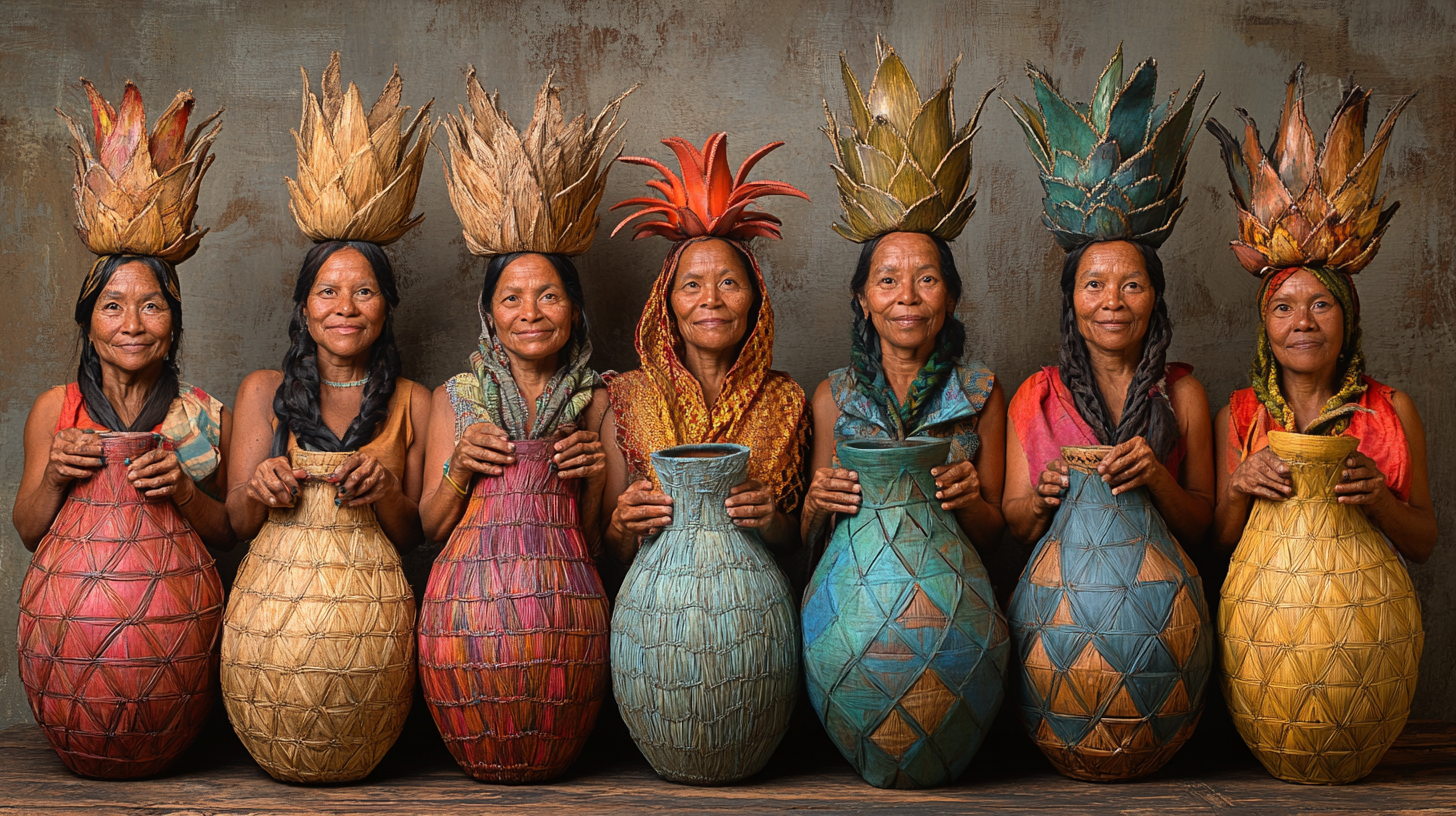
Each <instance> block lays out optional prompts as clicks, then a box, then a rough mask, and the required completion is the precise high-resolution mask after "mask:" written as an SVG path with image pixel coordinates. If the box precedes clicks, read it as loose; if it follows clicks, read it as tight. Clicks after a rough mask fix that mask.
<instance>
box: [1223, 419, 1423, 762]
mask: <svg viewBox="0 0 1456 816" xmlns="http://www.w3.org/2000/svg"><path fill="white" fill-rule="evenodd" d="M1358 444H1359V440H1358V439H1355V438H1354V437H1348V436H1347V437H1328V436H1305V435H1303V434H1291V433H1282V432H1278V431H1275V432H1271V433H1270V434H1269V447H1270V449H1271V450H1273V451H1274V453H1275V455H1277V456H1278V457H1279V458H1281V459H1283V460H1284V461H1286V462H1288V463H1289V467H1290V470H1291V475H1292V477H1293V480H1294V495H1293V496H1291V497H1290V498H1289V499H1287V500H1285V501H1282V502H1273V501H1268V500H1265V499H1259V500H1257V501H1256V502H1255V504H1254V510H1253V512H1252V513H1250V515H1249V523H1248V526H1247V527H1245V528H1244V537H1243V539H1242V540H1240V541H1239V546H1238V549H1237V550H1235V551H1234V556H1233V560H1232V562H1231V563H1230V564H1229V573H1228V578H1227V579H1226V580H1225V581H1224V585H1223V603H1222V605H1221V606H1220V607H1219V610H1218V633H1219V637H1220V640H1221V643H1222V646H1223V648H1222V654H1221V655H1220V661H1221V664H1222V667H1223V691H1224V696H1225V698H1227V700H1228V705H1229V709H1230V711H1231V712H1232V713H1233V718H1234V724H1235V725H1237V726H1238V729H1239V733H1240V734H1241V735H1243V738H1244V741H1245V742H1247V743H1248V744H1249V748H1250V749H1252V750H1253V752H1254V755H1255V756H1257V757H1258V758H1259V761H1260V762H1262V763H1264V767H1265V768H1267V769H1268V770H1269V773H1271V774H1273V775H1275V776H1277V777H1279V778H1280V779H1283V780H1285V781H1288V782H1302V783H1305V784H1325V785H1327V784H1341V783H1346V782H1353V781H1355V780H1357V779H1359V778H1361V777H1363V776H1365V775H1366V774H1368V773H1370V771H1372V770H1373V769H1374V768H1375V766H1376V764H1378V763H1379V762H1380V758H1381V757H1382V756H1384V755H1385V751H1386V749H1388V748H1389V747H1390V745H1391V743H1393V742H1394V741H1395V738H1396V737H1397V736H1398V735H1399V734H1400V731H1401V729H1402V728H1403V727H1404V726H1405V720H1406V716H1407V715H1408V714H1409V713H1410V704H1411V697H1412V696H1413V695H1414V694H1415V689H1416V675H1417V672H1418V669H1419V664H1420V658H1421V646H1422V645H1423V643H1424V640H1425V635H1424V633H1423V632H1422V631H1421V610H1420V603H1419V601H1418V600H1417V599H1416V593H1415V588H1414V587H1413V586H1412V585H1411V581H1410V576H1408V575H1407V574H1406V571H1405V567H1404V566H1402V565H1401V564H1400V562H1399V561H1398V560H1396V557H1395V553H1394V551H1393V550H1392V549H1391V548H1390V545H1389V544H1387V543H1386V542H1385V539H1384V538H1383V537H1382V536H1381V535H1380V533H1378V532H1376V531H1375V529H1374V528H1373V527H1371V525H1370V522H1369V521H1368V520H1367V519H1366V518H1365V514H1364V512H1362V511H1361V510H1360V509H1358V508H1356V507H1353V506H1350V505H1342V504H1339V503H1338V502H1337V501H1336V500H1335V493H1334V488H1335V485H1336V484H1337V483H1338V482H1339V481H1340V473H1341V470H1342V469H1343V467H1342V463H1343V462H1344V460H1345V457H1347V456H1349V455H1350V454H1351V453H1352V452H1354V450H1355V448H1356V446H1357V445H1358Z"/></svg>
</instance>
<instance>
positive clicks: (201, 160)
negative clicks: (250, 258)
mask: <svg viewBox="0 0 1456 816" xmlns="http://www.w3.org/2000/svg"><path fill="white" fill-rule="evenodd" d="M81 84H82V85H83V86H85V88H86V92H87V95H88V96H89V97H90V99H91V107H92V112H93V114H94V115H95V122H96V133H95V152H94V153H93V151H92V148H91V145H90V144H89V143H88V140H87V139H86V138H85V136H84V134H83V132H82V131H81V129H80V127H78V126H77V125H76V123H75V122H74V121H72V120H71V119H70V117H66V116H65V115H64V114H62V116H63V117H64V118H65V119H66V121H67V122H68V123H69V124H70V127H71V133H72V134H73V135H74V136H75V139H76V148H75V153H76V156H77V159H78V162H77V165H78V166H77V177H76V189H77V190H78V191H81V190H86V191H89V192H90V193H95V192H96V191H105V193H106V201H108V202H110V204H111V205H114V206H120V205H119V204H118V200H119V199H123V198H124V199H126V201H127V204H128V206H130V207H134V208H135V210H134V211H135V212H137V213H139V214H138V215H137V216H136V217H137V218H138V219H141V218H142V217H144V215H145V214H147V213H153V212H155V211H166V212H178V213H182V214H183V216H182V217H181V218H180V219H176V220H173V219H165V220H163V221H162V222H161V224H160V228H159V229H132V228H131V226H130V225H128V224H120V225H118V224H117V223H115V222H116V219H117V218H119V217H121V214H120V213H119V212H118V211H116V210H115V209H114V207H111V206H104V205H103V203H102V202H101V201H99V200H98V199H97V197H96V196H95V195H89V194H88V195H84V196H83V195H81V194H80V193H79V192H78V194H77V197H76V215H77V222H78V231H79V232H80V235H81V239H82V241H83V242H84V243H85V244H86V247H87V249H89V250H91V251H92V252H93V253H95V254H96V255H98V256H100V257H98V258H97V260H96V263H95V264H94V265H92V267H91V271H90V273H88V274H87V276H86V280H85V281H84V282H83V283H82V285H81V296H80V297H79V298H78V299H77V301H76V312H75V319H76V325H77V326H78V327H79V328H80V334H81V337H80V342H81V362H80V366H79V369H78V372H77V376H76V382H73V383H71V384H69V385H66V386H57V387H55V388H52V389H50V390H48V391H46V392H45V393H43V394H41V395H40V397H38V398H37V399H36V401H35V405H34V406H32V408H31V411H30V416H29V417H27V419H26V422H25V470H24V473H23V474H22V476H21V481H20V490H19V492H17V493H16V496H15V508H14V510H13V512H12V515H11V518H12V520H13V522H14V524H15V529H16V530H17V531H18V532H19V533H20V540H21V542H22V543H24V544H25V547H26V549H28V550H31V551H34V550H35V548H36V547H37V546H38V545H39V544H40V541H41V539H42V538H43V537H44V536H45V534H46V532H47V531H49V530H50V527H51V524H52V522H54V521H55V518H56V515H57V514H58V513H59V512H60V509H61V505H62V504H64V503H65V500H66V496H67V495H68V494H69V493H70V488H71V485H72V483H74V482H76V481H78V480H82V479H87V478H90V477H91V476H92V475H93V474H95V473H96V472H97V471H98V470H100V468H101V467H102V466H103V464H104V463H103V461H102V459H101V443H100V441H99V440H98V439H97V436H96V434H97V433H98V432H106V431H152V432H153V433H160V434H162V435H163V436H164V437H166V438H167V440H168V441H170V443H171V444H170V446H169V447H158V448H157V449H156V450H153V451H150V452H148V453H146V454H144V455H142V456H140V457H138V458H137V459H136V460H135V461H133V462H131V463H130V464H129V465H128V469H127V478H128V480H130V482H131V484H132V485H133V486H134V487H135V488H136V489H137V491H138V492H139V493H141V495H142V496H143V497H144V498H147V499H150V500H153V501H170V502H172V503H173V504H174V505H176V507H177V510H178V511H179V512H180V513H181V514H182V516H183V517H184V518H186V519H187V521H188V523H190V524H191V525H192V527H193V529H195V530H196V531H197V533H198V535H199V536H200V537H201V538H202V541H203V543H204V544H206V545H207V546H209V547H214V548H219V549H228V548H230V547H232V546H233V544H234V543H235V542H236V540H237V539H236V537H235V536H234V535H233V530H232V528H231V527H230V526H229V524H228V516H227V512H226V509H225V508H224V506H223V504H222V502H221V501H220V497H222V496H223V495H225V493H226V490H227V484H228V483H227V472H226V470H225V469H224V468H223V465H224V462H225V461H226V460H227V458H228V448H229V443H230V441H231V437H232V417H231V415H230V414H229V412H228V410H227V409H226V408H224V407H223V405H222V403H220V402H218V401H217V400H215V399H213V398H212V397H211V396H209V395H208V394H207V393H206V392H205V391H203V390H202V389H200V388H195V387H193V386H190V385H187V384H186V383H183V382H181V380H180V379H179V377H180V372H179V369H178V365H177V355H178V352H179V351H180V348H181V341H182V301H181V286H180V283H179V280H178V278H177V269H176V264H179V263H181V262H183V261H185V260H187V259H188V258H190V257H191V256H192V254H193V253H194V252H196V251H197V245H198V242H199V241H200V240H201V239H202V234H203V233H202V232H198V231H193V229H192V217H191V213H193V212H194V211H195V209H196V200H197V192H198V189H199V185H200V184H201V181H202V176H203V174H204V173H205V172H206V170H207V166H208V164H209V162H208V160H207V158H206V156H207V152H208V149H209V147H210V146H211V144H212V141H213V139H215V138H216V137H217V133H218V130H219V129H220V128H221V124H218V125H214V126H213V128H212V129H211V130H207V132H205V133H204V132H203V131H204V130H206V126H207V124H208V122H211V121H212V120H213V119H215V118H216V116H217V114H214V115H213V117H211V118H209V119H208V120H207V121H204V122H203V123H202V124H201V125H199V126H197V128H196V129H195V130H194V131H193V134H192V138H191V139H190V140H184V138H183V137H184V135H185V133H186V131H187V119H188V116H189V115H190V113H191V111H192V106H193V99H192V94H191V93H190V92H188V91H183V92H180V93H178V94H177V98H176V100H175V101H174V102H173V103H172V105H171V107H169V108H168V109H167V112H166V113H165V114H163V115H162V117H161V119H160V120H159V121H158V122H157V123H156V126H155V129H154V130H153V131H152V133H153V135H152V136H151V137H150V138H149V137H148V135H147V133H148V132H147V129H146V128H145V126H144V125H145V114H144V112H143V107H142V98H141V94H140V92H139V91H138V90H137V88H136V86H135V85H133V84H131V83H130V82H128V83H127V85H126V92H125V94H124V97H123V100H122V104H121V110H120V111H119V114H118V112H117V111H114V110H113V109H112V107H111V106H110V105H109V104H108V103H107V102H106V101H105V100H104V99H102V98H101V96H100V94H99V93H97V91H96V89H95V87H94V86H92V85H91V83H90V82H87V81H86V80H84V79H83V80H81ZM219 113H221V111H219ZM118 121H127V122H132V123H133V124H135V125H136V126H135V127H128V128H122V127H117V126H116V123H117V122H118ZM163 174H175V175H173V176H172V177H173V178H177V179H182V180H185V181H186V182H187V184H186V185H185V189H184V188H183V186H178V185H172V184H165V185H164V184H158V183H157V182H158V180H159V179H160V178H161V175H163ZM103 220H104V221H106V223H105V224H104V225H103V224H101V223H100V222H102V221H103ZM154 226H155V225H154ZM118 236H124V237H120V238H119V237H118Z"/></svg>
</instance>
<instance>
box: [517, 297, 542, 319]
mask: <svg viewBox="0 0 1456 816" xmlns="http://www.w3.org/2000/svg"><path fill="white" fill-rule="evenodd" d="M522 301H523V302H522V303H521V313H520V314H521V320H522V321H523V322H525V323H534V322H536V320H537V319H538V318H540V317H541V304H539V303H537V302H536V300H535V298H523V299H522Z"/></svg>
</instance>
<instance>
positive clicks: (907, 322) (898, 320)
mask: <svg viewBox="0 0 1456 816" xmlns="http://www.w3.org/2000/svg"><path fill="white" fill-rule="evenodd" d="M889 322H890V324H891V325H895V326H899V327H901V328H903V329H913V328H915V327H916V326H919V325H921V324H922V323H925V322H927V321H926V319H925V318H923V317H917V316H915V315H906V316H904V317H892V318H890V320H889Z"/></svg>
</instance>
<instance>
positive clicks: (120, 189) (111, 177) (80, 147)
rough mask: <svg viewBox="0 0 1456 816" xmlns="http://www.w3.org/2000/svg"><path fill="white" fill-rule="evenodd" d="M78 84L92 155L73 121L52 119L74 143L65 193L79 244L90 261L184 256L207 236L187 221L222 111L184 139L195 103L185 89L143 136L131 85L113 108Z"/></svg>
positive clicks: (174, 259)
mask: <svg viewBox="0 0 1456 816" xmlns="http://www.w3.org/2000/svg"><path fill="white" fill-rule="evenodd" d="M81 85H82V87H84V88H85V89H86V96H87V97H88V98H89V99H90V102H91V118H92V123H93V127H94V133H93V138H94V147H95V150H94V151H93V150H92V147H93V139H88V138H87V137H86V134H85V131H84V130H83V129H82V128H81V126H80V125H78V124H77V123H76V120H74V119H72V118H71V117H70V116H67V115H66V114H65V113H64V112H62V111H60V110H57V111H56V113H59V114H60V115H61V118H62V119H65V120H66V125H67V126H68V127H69V128H70V130H71V136H72V137H73V138H74V139H75V143H74V144H73V145H72V146H71V153H72V155H73V156H74V157H75V161H76V182H75V185H74V186H73V187H72V192H73V193H74V196H75V202H76V232H77V233H79V234H80V236H81V241H82V243H84V244H85V245H86V248H87V249H89V250H91V252H93V253H95V254H97V255H150V256H153V257H157V258H161V259H162V260H164V261H167V262H169V263H172V264H177V263H181V262H182V261H185V260H187V259H188V258H190V257H192V254H193V253H194V252H196V251H197V245H198V243H199V242H201V240H202V236H203V235H205V234H207V230H205V229H204V230H194V229H193V226H192V219H193V217H194V216H195V215H196V214H197V193H198V191H199V190H200V189H201V185H202V177H203V175H205V174H206V173H207V168H209V167H211V166H212V160H213V158H214V157H213V156H211V155H209V150H210V149H211V148H212V142H213V140H214V139H216V138H217V134H218V132H219V131H220V130H221V129H222V123H221V122H217V121H216V120H217V118H218V117H219V116H221V115H222V110H221V109H219V110H218V112H217V113H214V114H213V115H211V116H209V117H207V118H206V119H204V120H203V121H202V122H201V123H199V124H198V125H197V126H196V127H194V128H193V129H192V132H191V133H190V134H189V133H188V131H187V119H188V117H189V116H190V115H191V113H192V107H193V105H194V104H195V100H194V99H193V97H192V91H190V90H189V91H179V92H178V93H177V96H176V98H174V99H173V100H172V104H171V105H170V106H168V107H167V110H166V111H165V112H164V113H163V114H162V115H161V117H159V118H158V119H157V120H156V124H155V126H154V127H153V129H152V132H151V134H150V136H149V135H148V134H147V129H146V124H147V123H146V113H145V111H144V109H143V107H142V95H141V92H140V91H139V90H137V86H136V85H135V84H133V83H132V82H131V80H127V82H126V90H125V92H124V93H123V94H122V100H121V107H120V108H119V109H115V108H112V106H111V104H110V103H108V102H107V101H106V100H105V99H104V98H102V96H101V94H100V93H99V92H98V91H97V90H96V86H94V85H92V84H91V83H90V82H88V81H87V80H85V79H82V80H81ZM210 124H211V125H212V128H211V129H208V127H207V126H208V125H210ZM204 131H206V132H204Z"/></svg>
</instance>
